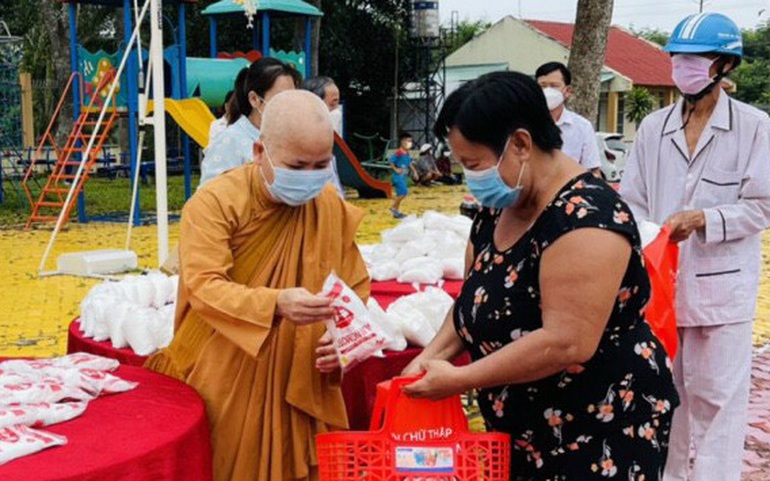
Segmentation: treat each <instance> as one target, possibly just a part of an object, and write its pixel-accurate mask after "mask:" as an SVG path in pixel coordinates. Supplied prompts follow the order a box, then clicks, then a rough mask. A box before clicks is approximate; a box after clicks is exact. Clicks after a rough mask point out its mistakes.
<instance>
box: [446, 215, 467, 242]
mask: <svg viewBox="0 0 770 481" xmlns="http://www.w3.org/2000/svg"><path fill="white" fill-rule="evenodd" d="M472 226H473V221H472V220H471V219H469V218H467V217H465V216H464V215H456V216H452V217H450V220H449V223H448V224H447V230H452V231H454V232H455V233H456V234H458V235H459V236H460V237H462V238H463V239H467V238H468V237H470V235H471V227H472Z"/></svg>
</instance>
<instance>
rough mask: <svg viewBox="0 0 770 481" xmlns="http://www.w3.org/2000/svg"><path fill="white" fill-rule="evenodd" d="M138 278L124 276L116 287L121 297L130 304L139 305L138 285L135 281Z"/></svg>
mask: <svg viewBox="0 0 770 481" xmlns="http://www.w3.org/2000/svg"><path fill="white" fill-rule="evenodd" d="M137 278H138V276H126V277H124V278H123V280H121V281H120V282H119V283H118V285H119V286H120V289H121V290H122V291H123V297H124V298H125V299H126V300H127V301H128V302H131V303H134V304H136V303H139V285H138V283H137V282H138V281H137Z"/></svg>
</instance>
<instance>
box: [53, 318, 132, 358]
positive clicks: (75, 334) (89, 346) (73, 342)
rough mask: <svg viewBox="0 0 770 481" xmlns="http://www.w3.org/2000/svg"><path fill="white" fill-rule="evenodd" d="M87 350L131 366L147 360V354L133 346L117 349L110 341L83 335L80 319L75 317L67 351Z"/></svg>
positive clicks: (68, 335) (68, 336) (70, 330)
mask: <svg viewBox="0 0 770 481" xmlns="http://www.w3.org/2000/svg"><path fill="white" fill-rule="evenodd" d="M73 352H87V353H89V354H96V355H97V356H104V357H108V358H110V359H116V360H118V361H119V362H120V363H121V364H127V365H129V366H142V365H144V361H146V360H147V357H146V356H140V355H138V354H136V353H135V352H134V351H133V350H132V349H131V348H124V349H115V348H114V347H112V343H111V342H110V341H104V342H97V341H94V340H93V339H89V338H87V337H85V336H84V335H83V331H81V330H80V321H79V320H78V319H75V320H74V321H72V323H70V329H69V333H68V334H67V353H68V354H72V353H73Z"/></svg>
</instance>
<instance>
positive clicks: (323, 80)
mask: <svg viewBox="0 0 770 481" xmlns="http://www.w3.org/2000/svg"><path fill="white" fill-rule="evenodd" d="M330 85H335V83H334V80H332V78H331V77H323V76H318V77H313V78H309V79H307V80H305V81H304V82H302V89H303V90H309V91H310V92H313V93H314V94H316V95H318V96H319V97H321V99H322V100H325V97H326V88H327V87H329V86H330Z"/></svg>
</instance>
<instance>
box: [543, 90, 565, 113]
mask: <svg viewBox="0 0 770 481" xmlns="http://www.w3.org/2000/svg"><path fill="white" fill-rule="evenodd" d="M543 95H545V103H546V104H548V110H556V109H558V108H559V107H561V106H562V105H563V104H564V94H563V93H562V92H561V90H559V89H557V88H554V87H546V88H544V89H543Z"/></svg>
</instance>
